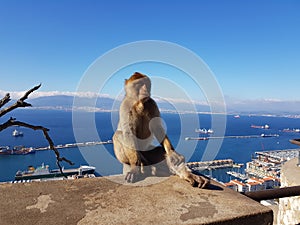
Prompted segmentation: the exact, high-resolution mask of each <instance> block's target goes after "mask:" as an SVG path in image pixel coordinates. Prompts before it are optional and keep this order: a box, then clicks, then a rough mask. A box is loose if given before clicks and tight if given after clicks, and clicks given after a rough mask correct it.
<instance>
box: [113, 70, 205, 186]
mask: <svg viewBox="0 0 300 225" xmlns="http://www.w3.org/2000/svg"><path fill="white" fill-rule="evenodd" d="M124 89H125V96H124V99H123V100H122V102H121V105H120V110H119V122H118V127H117V129H116V131H115V133H114V135H113V148H114V153H115V156H116V158H117V159H118V160H119V161H120V162H121V163H122V164H127V165H129V166H130V170H129V172H127V173H126V174H125V180H126V181H127V182H130V183H133V182H136V181H138V180H139V179H142V177H143V176H144V175H146V172H145V167H146V166H152V168H153V170H152V172H151V173H152V175H158V174H159V173H160V172H161V173H162V174H175V175H177V176H179V177H180V178H182V179H184V180H186V181H188V182H189V183H190V184H191V185H192V186H195V187H199V188H204V187H207V186H208V184H209V183H210V181H209V179H207V178H205V177H202V176H198V175H196V174H193V173H192V171H191V170H190V169H189V168H188V167H187V166H186V164H185V158H184V156H183V155H181V154H179V153H178V152H176V151H175V149H174V147H173V146H172V144H171V141H170V140H169V138H168V136H167V134H166V133H165V130H164V127H163V125H162V120H161V116H160V111H159V108H158V106H157V104H156V102H155V101H154V100H153V99H152V98H151V80H150V78H149V77H148V76H146V75H144V74H142V73H139V72H135V73H134V74H133V75H132V76H131V77H130V78H129V79H125V85H124ZM154 139H156V140H157V142H158V143H159V145H158V146H155V145H153V144H152V143H153V140H154ZM156 166H157V168H160V166H161V168H162V169H161V171H160V170H156V169H157V168H156Z"/></svg>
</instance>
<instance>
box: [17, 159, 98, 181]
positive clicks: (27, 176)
mask: <svg viewBox="0 0 300 225" xmlns="http://www.w3.org/2000/svg"><path fill="white" fill-rule="evenodd" d="M95 170H96V168H95V167H93V166H80V167H79V168H73V169H64V168H63V170H62V171H63V173H64V175H65V176H73V175H77V176H83V175H86V174H94V173H95ZM64 175H63V174H62V173H61V172H60V170H59V169H53V170H50V169H49V166H48V165H45V164H44V163H43V164H42V165H41V166H39V167H37V168H34V167H33V166H29V167H28V169H27V170H25V171H20V170H19V171H17V173H16V175H15V180H16V181H18V180H38V179H40V180H48V179H54V178H58V177H63V176H64Z"/></svg>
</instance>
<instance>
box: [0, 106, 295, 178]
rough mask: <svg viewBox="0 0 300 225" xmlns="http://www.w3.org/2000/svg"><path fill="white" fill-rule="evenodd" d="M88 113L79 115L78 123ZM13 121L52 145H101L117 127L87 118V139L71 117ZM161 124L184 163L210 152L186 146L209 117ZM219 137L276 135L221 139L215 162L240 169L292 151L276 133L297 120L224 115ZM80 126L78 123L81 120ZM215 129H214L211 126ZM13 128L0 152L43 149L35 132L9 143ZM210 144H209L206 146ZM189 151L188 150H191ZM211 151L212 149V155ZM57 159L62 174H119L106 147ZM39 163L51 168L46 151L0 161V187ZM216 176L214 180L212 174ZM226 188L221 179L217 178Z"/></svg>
mask: <svg viewBox="0 0 300 225" xmlns="http://www.w3.org/2000/svg"><path fill="white" fill-rule="evenodd" d="M87 115H89V116H90V115H91V113H89V114H88V113H82V118H85V116H87ZM12 116H13V117H15V118H16V119H17V120H20V121H23V122H27V123H31V124H33V125H42V126H45V127H47V128H49V129H50V131H49V134H50V136H51V138H52V139H53V141H54V143H55V145H59V144H68V143H76V142H90V141H107V140H111V139H112V135H113V132H114V130H115V127H116V123H117V114H116V113H109V112H99V113H92V116H93V118H94V124H95V130H96V131H97V135H96V136H95V134H93V133H91V132H90V130H92V127H90V125H88V124H85V123H84V122H82V123H76V127H74V122H73V121H72V112H70V111H62V110H61V111H59V110H58V111H55V110H32V109H29V110H28V109H18V110H15V112H13V113H12ZM8 118H9V117H8V116H7V117H4V118H1V123H3V122H5V121H6V120H7V119H8ZM162 118H163V120H164V123H165V127H166V130H167V134H168V136H169V138H170V139H171V141H172V143H173V145H174V146H175V147H177V149H176V150H177V151H179V152H180V153H181V154H184V155H185V157H186V160H187V161H201V160H202V157H203V153H204V152H205V151H210V149H207V146H208V141H192V140H191V141H186V140H185V138H186V137H197V136H198V135H199V134H197V133H195V129H196V128H200V127H201V128H206V129H208V128H210V127H211V125H212V124H211V116H210V115H209V114H199V115H197V118H198V121H197V120H196V119H195V115H191V114H172V113H163V114H162ZM226 118H227V123H226V132H225V135H226V136H227V135H230V136H232V135H233V136H234V135H236V136H241V135H260V134H261V133H266V134H279V135H280V136H279V137H275V138H242V139H236V138H226V139H224V140H223V143H222V145H221V146H220V149H217V150H216V151H217V154H216V156H215V159H228V158H230V159H233V160H234V161H235V162H237V163H246V162H247V161H250V160H251V155H252V154H254V152H255V151H262V150H279V149H295V148H297V146H295V145H293V144H291V143H290V142H289V140H290V139H293V138H299V136H300V134H299V133H291V132H282V130H283V129H284V128H291V129H292V128H300V119H296V118H285V117H270V116H248V115H245V116H244V115H241V116H240V118H235V117H234V116H233V115H227V116H226ZM83 121H84V119H83ZM252 124H255V125H265V124H268V125H269V126H270V129H268V130H262V129H253V128H251V125H252ZM217 128H218V126H217ZM14 129H15V127H10V128H8V129H6V130H3V131H2V132H0V146H11V147H13V146H18V145H23V146H26V147H45V146H48V143H47V141H46V140H45V138H44V137H43V134H42V132H41V131H33V130H31V129H27V128H22V127H20V128H18V129H19V130H21V131H22V132H23V133H24V136H23V137H13V136H12V132H13V130H14ZM74 129H75V130H76V132H77V133H78V132H79V133H80V134H82V135H81V137H80V138H78V137H76V138H75V135H74ZM210 141H211V142H214V140H210ZM191 146H192V147H191ZM214 150H215V149H214ZM59 151H60V154H61V156H64V157H66V158H68V159H70V160H71V161H73V162H74V163H75V165H74V166H70V165H68V164H67V163H62V164H63V166H64V167H65V168H76V167H79V166H80V165H88V164H89V165H92V166H95V167H96V168H99V170H97V172H98V173H99V175H111V174H118V173H121V172H122V166H121V164H120V163H119V162H118V161H117V160H115V158H114V154H113V146H112V144H107V145H96V146H88V147H81V148H67V149H60V150H59ZM42 163H45V164H47V165H49V166H50V168H52V169H54V168H57V166H56V159H55V154H54V152H53V151H51V150H46V151H37V152H36V153H35V154H31V155H20V156H19V155H0V182H3V181H11V180H13V179H14V175H15V173H16V172H17V171H18V170H26V169H27V167H28V166H29V165H32V166H38V165H41V164H42ZM213 175H214V176H218V174H213ZM221 179H222V180H223V181H224V182H226V178H221Z"/></svg>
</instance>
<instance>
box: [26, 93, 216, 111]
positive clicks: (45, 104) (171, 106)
mask: <svg viewBox="0 0 300 225" xmlns="http://www.w3.org/2000/svg"><path fill="white" fill-rule="evenodd" d="M76 100H77V102H78V101H79V103H80V106H75V107H76V109H78V110H91V107H96V109H95V110H96V111H110V110H118V109H119V106H120V103H121V101H120V100H116V99H113V98H109V97H99V98H97V100H96V104H95V103H94V101H95V98H89V97H77V99H76ZM73 101H74V97H73V96H68V95H55V96H44V97H37V98H33V99H29V100H28V102H30V103H31V104H32V106H33V107H34V108H40V109H63V110H71V109H72V108H73ZM157 105H158V106H159V108H160V110H161V111H162V112H178V111H179V112H183V111H191V109H194V108H193V107H191V104H190V103H185V102H176V101H175V102H168V101H160V100H157ZM194 107H195V108H196V111H199V112H203V111H204V112H209V111H210V109H209V106H207V105H201V104H195V105H194ZM194 111H195V110H194Z"/></svg>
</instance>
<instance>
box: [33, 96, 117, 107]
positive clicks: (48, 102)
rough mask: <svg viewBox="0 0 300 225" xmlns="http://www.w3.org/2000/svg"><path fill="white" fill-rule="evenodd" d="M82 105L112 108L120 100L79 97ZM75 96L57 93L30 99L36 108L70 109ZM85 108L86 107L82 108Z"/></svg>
mask: <svg viewBox="0 0 300 225" xmlns="http://www.w3.org/2000/svg"><path fill="white" fill-rule="evenodd" d="M77 100H78V101H79V102H80V106H81V107H83V108H84V107H87V108H89V107H96V108H97V109H99V110H101V109H102V110H111V109H112V107H113V105H114V103H115V104H119V101H115V100H114V99H112V98H108V97H100V98H98V99H97V100H96V104H95V103H94V101H95V98H88V97H77ZM73 101H74V96H67V95H56V96H45V97H38V98H34V99H31V100H29V101H28V102H30V103H31V104H32V106H33V107H36V108H49V109H65V110H70V109H72V107H73ZM82 110H84V109H82Z"/></svg>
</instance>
